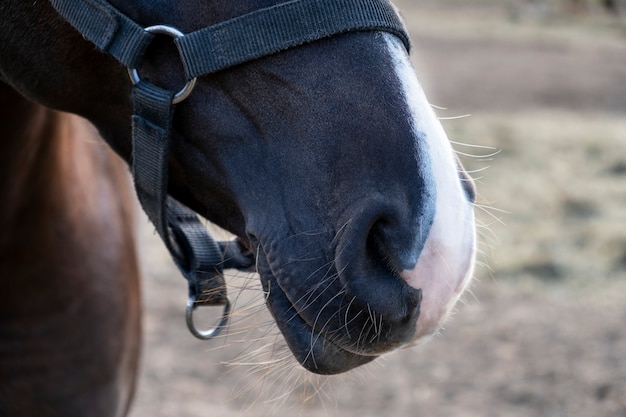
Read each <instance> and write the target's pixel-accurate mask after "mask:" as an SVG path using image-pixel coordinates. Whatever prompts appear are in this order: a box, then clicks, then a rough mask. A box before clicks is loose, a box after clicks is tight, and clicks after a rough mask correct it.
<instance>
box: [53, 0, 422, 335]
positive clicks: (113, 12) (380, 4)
mask: <svg viewBox="0 0 626 417" xmlns="http://www.w3.org/2000/svg"><path fill="white" fill-rule="evenodd" d="M50 2H51V3H52V5H53V6H54V8H55V9H56V10H57V11H58V12H59V14H60V15H61V16H63V17H64V18H65V19H66V20H67V21H68V22H69V23H70V24H72V26H74V27H75V28H76V29H77V30H78V31H79V32H80V33H81V34H82V35H83V36H84V37H85V38H87V39H88V40H90V41H91V42H93V43H94V44H95V45H96V46H97V47H98V48H99V49H100V50H102V51H104V52H107V53H109V54H110V55H112V56H113V57H115V58H116V59H117V60H118V61H119V62H120V63H122V64H123V65H124V66H126V67H127V68H129V73H130V75H131V80H132V81H133V84H134V87H133V92H132V101H133V106H134V115H133V116H132V136H133V158H132V172H133V178H134V181H135V188H136V191H137V196H138V197H139V201H140V203H141V205H142V208H143V209H144V211H145V212H146V213H147V215H148V217H149V218H150V220H151V221H152V223H153V224H154V226H155V228H156V230H157V232H158V233H159V235H160V236H161V238H162V240H163V241H164V243H165V245H166V247H167V249H168V250H169V252H170V254H171V255H172V257H173V259H174V261H175V262H176V264H177V266H178V268H179V269H180V271H181V273H182V274H183V275H184V276H185V278H186V279H187V281H188V283H189V302H188V304H187V314H186V318H187V325H188V327H189V330H190V331H191V333H192V334H193V335H194V336H196V337H198V338H201V339H208V338H211V337H213V336H215V335H216V334H217V333H218V332H219V331H220V330H221V329H222V328H223V327H224V326H225V325H226V323H227V320H228V314H229V311H230V303H229V301H228V297H227V296H226V286H225V282H224V277H223V268H224V267H228V268H238V269H248V268H250V267H251V266H252V265H253V264H254V259H253V258H252V257H251V256H247V254H244V253H243V250H242V248H241V247H239V245H238V244H237V242H236V241H234V242H219V243H216V242H215V241H214V240H213V239H212V238H211V236H210V235H209V234H208V232H207V230H206V228H205V227H204V226H203V225H202V223H201V222H200V221H199V220H198V218H197V216H196V215H195V213H193V212H191V211H190V210H189V209H187V208H186V207H184V206H183V205H181V204H180V203H179V202H177V201H176V200H174V199H173V198H171V197H169V196H168V194H167V185H168V169H167V168H168V158H169V148H170V136H171V127H172V118H173V114H174V106H175V104H176V103H178V102H180V101H182V100H184V99H185V98H186V97H187V95H188V94H190V93H191V90H192V89H193V85H194V83H195V78H196V77H200V76H205V75H209V74H211V73H214V72H217V71H220V70H224V69H227V68H229V67H232V66H235V65H237V64H241V63H244V62H247V61H250V60H253V59H256V58H260V57H262V56H266V55H270V54H273V53H276V52H279V51H282V50H285V49H288V48H292V47H295V46H299V45H302V44H304V43H307V42H311V41H315V40H318V39H321V38H324V37H329V36H332V35H336V34H339V33H344V32H350V31H386V32H390V33H392V34H394V35H396V36H398V37H399V38H400V39H401V40H402V41H403V43H404V44H405V46H406V48H407V50H409V48H410V44H409V37H408V35H407V34H406V31H405V29H404V26H403V24H402V22H401V20H400V18H399V17H398V15H397V13H396V11H395V9H394V8H393V6H392V5H391V4H390V3H389V2H388V0H293V1H289V2H285V3H280V4H278V5H275V6H272V7H268V8H264V9H259V10H256V11H254V12H251V13H249V14H246V15H243V16H240V17H237V18H234V19H232V20H228V21H225V22H222V23H218V24H216V25H213V26H208V27H206V28H203V29H200V30H198V31H196V32H193V33H190V34H182V33H181V32H179V31H178V30H176V29H174V28H172V27H169V26H152V27H149V28H143V27H142V26H140V25H138V24H137V23H135V22H134V21H132V20H131V19H130V18H128V17H127V16H126V15H124V14H123V13H121V12H120V11H119V10H117V9H116V8H114V7H113V6H111V5H110V4H109V3H108V2H107V1H106V0H50ZM153 32H156V33H165V34H167V35H170V36H172V37H174V38H175V39H174V42H175V43H176V45H177V47H178V51H179V53H180V58H181V61H182V63H183V66H184V68H185V75H186V77H187V79H188V80H189V81H188V84H187V85H186V86H185V88H184V89H183V90H181V91H180V92H178V93H175V92H172V91H168V90H164V89H162V88H160V87H157V86H155V85H153V84H150V83H149V82H146V81H142V80H141V79H140V78H139V76H138V74H137V72H136V71H135V70H134V68H135V67H137V66H139V64H140V63H141V60H142V58H143V55H144V52H145V50H146V48H147V46H148V45H149V44H150V42H151V40H152V38H153V37H154V33H153ZM225 252H227V253H225ZM226 256H231V258H230V259H227V258H226ZM198 305H223V306H224V313H223V315H222V319H221V320H220V323H219V324H218V326H217V327H215V328H214V329H211V330H208V331H202V330H198V328H197V327H196V326H195V325H194V323H193V316H192V313H193V310H194V308H195V307H196V306H198Z"/></svg>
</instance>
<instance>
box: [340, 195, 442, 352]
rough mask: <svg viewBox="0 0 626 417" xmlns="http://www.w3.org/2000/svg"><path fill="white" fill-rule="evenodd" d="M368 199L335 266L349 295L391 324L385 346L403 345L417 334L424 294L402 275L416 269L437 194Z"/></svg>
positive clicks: (351, 224)
mask: <svg viewBox="0 0 626 417" xmlns="http://www.w3.org/2000/svg"><path fill="white" fill-rule="evenodd" d="M409 197H412V198H407V197H406V196H402V195H401V196H391V197H390V196H389V195H386V196H385V195H378V196H370V197H368V198H367V200H366V201H364V202H362V203H361V204H360V206H361V207H360V208H357V209H355V210H354V211H353V213H356V214H353V216H352V218H351V220H350V221H349V222H348V223H347V224H346V226H345V230H344V233H342V235H341V237H340V242H339V246H338V248H337V256H336V262H337V267H338V270H339V271H340V277H341V279H342V280H343V284H344V286H345V288H346V291H347V293H348V294H350V295H351V296H353V297H354V300H355V302H358V303H359V305H361V306H364V308H365V309H367V311H368V312H369V311H371V312H373V313H372V314H375V315H376V316H377V317H379V318H380V320H381V321H384V322H386V323H389V326H390V328H393V329H394V330H393V332H394V333H393V334H392V332H391V331H390V332H388V335H387V337H388V339H389V340H387V342H391V343H392V344H395V343H399V344H401V343H404V342H406V341H407V340H409V339H410V338H411V337H412V335H413V332H414V328H415V322H416V320H417V318H418V316H419V311H420V303H421V299H422V294H421V291H420V289H416V288H413V287H411V286H409V285H408V284H407V283H406V281H405V280H404V279H402V278H401V276H400V272H402V271H403V270H411V269H413V268H414V267H415V264H416V263H417V260H418V258H419V255H420V253H421V251H422V249H423V248H424V245H425V242H426V239H427V238H428V234H429V231H430V228H431V226H432V224H433V220H434V216H435V194H434V193H433V192H428V191H427V188H423V189H422V190H421V192H420V194H419V195H418V196H409Z"/></svg>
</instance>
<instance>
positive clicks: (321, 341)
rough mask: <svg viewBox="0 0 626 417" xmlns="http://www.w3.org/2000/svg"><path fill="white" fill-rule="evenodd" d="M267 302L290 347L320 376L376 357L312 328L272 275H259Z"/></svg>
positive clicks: (345, 369)
mask: <svg viewBox="0 0 626 417" xmlns="http://www.w3.org/2000/svg"><path fill="white" fill-rule="evenodd" d="M261 282H262V283H263V287H264V288H265V291H266V292H267V296H266V303H267V306H268V308H269V310H270V312H271V313H272V315H273V316H274V320H275V321H276V324H277V325H278V328H279V329H280V331H281V332H282V334H283V336H284V338H285V341H286V342H287V345H288V346H289V349H290V350H291V352H292V353H293V355H294V357H295V358H296V359H297V360H298V362H299V363H300V364H301V365H302V366H303V367H304V368H305V369H307V370H308V371H311V372H313V373H316V374H321V375H334V374H339V373H342V372H347V371H349V370H351V369H353V368H356V367H358V366H360V365H363V364H366V363H368V362H371V361H372V360H374V359H376V357H377V356H372V355H360V354H358V353H353V352H350V351H348V350H346V349H343V348H342V347H340V346H338V345H336V344H335V343H333V342H332V341H330V340H328V339H327V338H325V337H324V336H323V335H322V334H319V333H317V332H315V331H314V330H313V328H312V327H311V326H309V325H308V323H306V321H305V320H304V319H302V317H300V315H299V314H298V313H297V311H296V310H295V309H294V307H293V305H292V304H291V302H290V301H289V300H288V299H287V296H286V295H285V293H284V292H283V290H282V289H281V288H280V286H279V285H278V281H277V280H276V277H274V276H273V275H272V274H261Z"/></svg>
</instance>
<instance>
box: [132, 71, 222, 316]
mask: <svg viewBox="0 0 626 417" xmlns="http://www.w3.org/2000/svg"><path fill="white" fill-rule="evenodd" d="M132 97H133V103H134V110H135V114H134V115H133V117H132V128H133V156H132V170H133V178H134V180H135V188H136V189H137V196H138V197H139V201H140V203H141V206H142V208H143V209H144V211H145V212H146V214H147V215H148V218H149V219H150V221H151V222H152V223H153V224H154V226H155V228H156V230H157V232H158V234H159V235H160V237H161V239H162V240H163V242H164V243H165V245H166V246H167V249H168V250H169V251H170V253H171V254H172V257H173V258H174V261H175V262H176V264H177V266H178V268H179V269H180V270H181V272H182V273H183V275H184V276H185V278H186V279H187V281H188V282H189V297H190V299H193V300H194V301H195V302H196V303H197V304H198V305H209V304H210V305H223V304H225V303H226V301H227V300H226V284H225V282H224V276H223V274H222V272H223V271H222V254H221V251H220V249H219V246H218V245H217V243H215V241H214V240H213V238H212V237H211V236H210V235H209V233H208V232H207V230H206V228H205V227H204V226H203V225H202V223H200V221H199V220H198V217H197V216H196V215H195V214H194V213H192V212H191V211H189V210H188V209H186V208H185V207H184V206H182V205H181V204H180V203H178V202H177V201H176V200H174V199H172V198H171V197H169V196H168V195H167V183H168V156H169V148H170V143H169V141H170V136H171V132H170V129H171V124H172V117H173V113H174V110H173V105H172V99H173V97H174V94H173V93H172V92H171V91H167V90H163V89H161V88H159V87H156V86H154V85H152V84H150V83H147V82H143V81H142V82H139V83H138V84H137V85H135V87H134V88H133V93H132Z"/></svg>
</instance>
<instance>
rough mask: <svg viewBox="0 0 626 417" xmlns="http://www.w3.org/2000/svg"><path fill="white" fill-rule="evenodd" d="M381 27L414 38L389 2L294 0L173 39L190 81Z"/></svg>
mask: <svg viewBox="0 0 626 417" xmlns="http://www.w3.org/2000/svg"><path fill="white" fill-rule="evenodd" d="M358 30H368V31H372V30H379V31H386V32H391V33H393V34H394V35H396V36H398V37H399V38H400V39H401V40H402V42H403V43H404V45H405V47H406V48H407V50H409V49H410V41H409V37H408V35H407V34H406V31H405V29H404V25H403V24H402V21H401V20H400V18H399V17H398V14H397V13H396V11H395V9H394V8H393V6H392V5H391V4H390V3H389V2H388V1H387V0H340V1H339V0H307V1H301V0H294V1H290V2H287V3H281V4H278V5H276V6H273V7H269V8H265V9H260V10H257V11H254V12H252V13H249V14H246V15H243V16H240V17H237V18H234V19H231V20H228V21H226V22H222V23H218V24H216V25H213V26H208V27H206V28H204V29H200V30H198V31H196V32H193V33H190V34H187V35H185V36H183V37H181V38H178V39H176V40H175V41H174V42H175V43H176V45H177V46H178V48H179V52H180V55H181V58H182V61H183V64H184V66H185V73H186V76H187V79H192V78H194V77H199V76H202V75H207V74H211V73H213V72H216V71H220V70H223V69H226V68H229V67H232V66H234V65H237V64H240V63H243V62H247V61H250V60H252V59H256V58H259V57H262V56H266V55H269V54H273V53H275V52H279V51H282V50H285V49H288V48H292V47H295V46H298V45H302V44H304V43H307V42H312V41H315V40H318V39H322V38H325V37H328V36H331V35H336V34H339V33H344V32H349V31H358Z"/></svg>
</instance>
